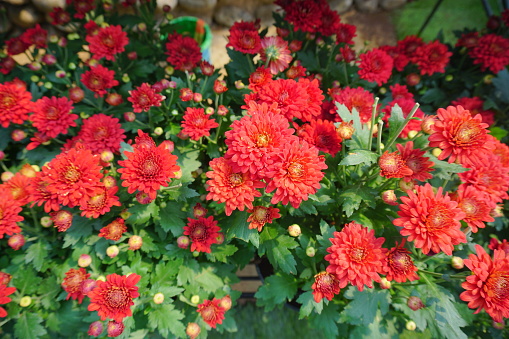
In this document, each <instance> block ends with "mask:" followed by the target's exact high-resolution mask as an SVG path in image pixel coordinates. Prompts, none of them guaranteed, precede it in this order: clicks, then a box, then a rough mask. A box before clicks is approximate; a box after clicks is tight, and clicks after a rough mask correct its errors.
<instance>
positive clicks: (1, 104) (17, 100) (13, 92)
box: [0, 82, 33, 128]
mask: <svg viewBox="0 0 509 339" xmlns="http://www.w3.org/2000/svg"><path fill="white" fill-rule="evenodd" d="M30 100H32V94H31V93H30V92H28V91H27V90H26V88H25V87H23V86H21V85H19V84H16V83H14V82H5V83H3V84H0V125H2V127H4V128H7V127H9V125H10V124H11V123H13V124H22V123H23V122H24V121H25V120H27V119H28V112H30V111H32V105H33V103H32V102H31V101H30Z"/></svg>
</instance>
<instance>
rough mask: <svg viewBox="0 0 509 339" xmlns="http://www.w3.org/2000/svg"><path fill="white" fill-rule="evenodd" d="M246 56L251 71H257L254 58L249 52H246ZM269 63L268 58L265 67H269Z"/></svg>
mask: <svg viewBox="0 0 509 339" xmlns="http://www.w3.org/2000/svg"><path fill="white" fill-rule="evenodd" d="M246 58H247V63H248V64H249V70H250V71H251V73H253V72H254V71H255V68H254V64H253V59H251V57H250V56H249V54H246ZM268 64H269V59H267V62H266V63H265V67H268Z"/></svg>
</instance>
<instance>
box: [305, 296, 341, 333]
mask: <svg viewBox="0 0 509 339" xmlns="http://www.w3.org/2000/svg"><path fill="white" fill-rule="evenodd" d="M339 314H340V313H339V312H338V305H337V304H334V303H329V304H328V305H324V307H323V310H322V313H320V314H314V313H312V314H311V315H310V316H309V319H310V321H311V325H312V326H313V327H314V328H316V329H319V330H320V331H321V332H322V333H323V334H324V336H325V337H326V338H337V337H338V334H339V330H338V324H337V322H338V320H339Z"/></svg>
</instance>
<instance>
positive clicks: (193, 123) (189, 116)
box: [181, 107, 219, 140]
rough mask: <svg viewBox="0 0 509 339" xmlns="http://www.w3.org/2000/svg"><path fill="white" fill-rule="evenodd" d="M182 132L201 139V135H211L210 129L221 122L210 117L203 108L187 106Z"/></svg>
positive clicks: (193, 138)
mask: <svg viewBox="0 0 509 339" xmlns="http://www.w3.org/2000/svg"><path fill="white" fill-rule="evenodd" d="M181 126H182V132H184V133H185V134H187V135H189V137H190V138H191V139H192V140H200V138H201V137H204V136H207V137H208V136H209V135H210V130H211V129H212V128H216V127H218V126H219V124H218V123H217V122H216V121H215V120H214V119H210V115H208V114H206V113H205V110H204V109H203V108H193V107H188V108H186V112H185V113H184V117H183V121H182V124H181Z"/></svg>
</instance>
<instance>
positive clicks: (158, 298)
mask: <svg viewBox="0 0 509 339" xmlns="http://www.w3.org/2000/svg"><path fill="white" fill-rule="evenodd" d="M153 300H154V303H155V304H158V305H160V304H162V303H163V301H164V294H162V293H156V294H154V298H153Z"/></svg>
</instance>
